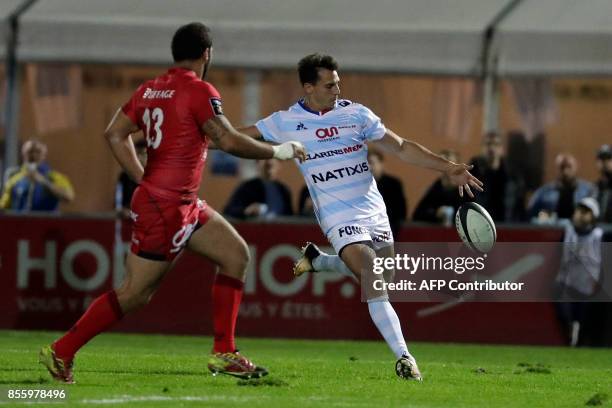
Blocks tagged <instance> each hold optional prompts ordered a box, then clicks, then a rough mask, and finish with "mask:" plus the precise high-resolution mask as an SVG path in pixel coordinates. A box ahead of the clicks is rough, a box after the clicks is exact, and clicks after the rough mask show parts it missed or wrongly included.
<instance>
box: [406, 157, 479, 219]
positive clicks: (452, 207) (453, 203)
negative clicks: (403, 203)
mask: <svg viewBox="0 0 612 408" xmlns="http://www.w3.org/2000/svg"><path fill="white" fill-rule="evenodd" d="M440 155H441V156H442V157H444V158H445V159H447V160H450V161H452V162H455V163H458V162H459V157H458V155H457V153H455V152H454V151H452V150H442V151H441V152H440ZM456 190H457V187H456V186H454V185H453V184H452V183H451V181H450V180H449V178H448V177H447V176H446V174H444V175H443V176H442V177H440V178H439V179H438V180H436V182H435V183H433V184H432V185H431V187H429V189H428V190H427V192H426V193H425V195H424V196H423V198H422V199H421V202H419V204H418V205H417V207H416V209H415V210H414V214H413V215H412V219H413V221H423V222H430V223H437V224H442V225H445V226H447V227H448V226H451V225H452V224H453V222H454V218H455V212H456V211H457V209H458V208H459V207H460V206H461V204H463V203H464V202H465V201H468V200H467V198H462V197H460V196H459V195H458V194H457V191H456Z"/></svg>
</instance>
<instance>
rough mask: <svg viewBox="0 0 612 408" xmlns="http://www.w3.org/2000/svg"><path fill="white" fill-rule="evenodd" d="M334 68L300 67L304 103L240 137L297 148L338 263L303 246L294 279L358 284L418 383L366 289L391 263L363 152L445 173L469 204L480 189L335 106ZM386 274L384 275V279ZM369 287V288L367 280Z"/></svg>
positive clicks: (350, 109)
mask: <svg viewBox="0 0 612 408" xmlns="http://www.w3.org/2000/svg"><path fill="white" fill-rule="evenodd" d="M337 71H338V64H337V63H336V61H335V60H334V59H333V57H331V56H329V55H320V54H312V55H308V56H306V57H304V58H302V60H301V61H300V62H299V64H298V73H299V78H300V82H301V83H302V86H303V89H304V97H303V98H302V99H300V100H299V101H298V102H297V103H295V104H294V105H292V106H291V107H289V109H288V110H286V111H279V112H275V113H273V114H272V115H270V116H268V117H267V118H265V119H262V120H260V121H258V122H257V123H256V124H255V125H254V126H250V127H247V128H243V129H241V131H242V132H244V133H246V134H248V135H250V136H251V137H254V138H257V139H263V140H265V141H268V142H274V143H282V142H285V141H288V140H296V141H299V142H301V143H303V144H304V146H305V147H306V151H307V152H308V156H307V159H306V161H304V162H303V163H298V166H299V168H300V171H301V172H302V174H303V176H304V180H305V181H306V185H307V186H308V190H309V192H310V196H311V198H312V201H313V204H314V208H315V214H316V216H317V219H318V221H319V225H320V226H321V229H322V230H323V233H324V234H325V235H326V236H327V239H328V240H329V242H330V243H331V245H332V246H333V248H334V249H335V251H336V253H337V254H338V255H328V254H325V253H324V252H322V251H320V250H319V249H318V248H317V247H316V246H315V245H314V244H312V243H308V244H307V245H306V247H305V248H304V249H303V257H302V258H301V259H300V260H298V262H297V263H296V265H295V268H294V273H295V275H296V276H299V275H301V274H303V273H305V272H319V271H337V272H340V273H343V274H347V275H351V276H352V275H354V276H356V277H357V279H359V280H360V281H361V282H362V285H363V287H362V290H363V294H364V295H365V298H366V300H367V302H368V309H369V312H370V316H371V318H372V320H373V321H374V323H375V325H376V327H377V328H378V330H379V331H380V333H381V334H382V336H383V337H384V339H385V341H386V342H387V344H388V345H389V347H390V348H391V350H392V351H393V352H394V354H395V356H396V358H397V361H396V364H395V370H396V373H397V375H398V376H400V377H401V378H406V379H416V380H421V373H420V371H419V369H418V366H417V363H416V360H415V359H414V357H413V356H412V355H411V354H410V352H409V351H408V347H407V346H406V342H405V340H404V337H403V335H402V329H401V325H400V322H399V319H398V317H397V314H396V313H395V310H394V309H393V307H392V306H391V304H390V303H389V299H388V296H387V293H386V292H385V291H377V290H374V288H372V287H368V286H370V285H365V284H364V282H366V278H367V275H364V274H371V273H372V267H373V262H374V258H375V257H377V256H378V257H393V256H394V248H393V235H392V233H391V228H390V226H389V220H388V218H387V213H386V209H385V204H384V202H383V200H382V197H381V195H380V193H379V192H378V189H377V187H376V181H375V180H374V177H373V176H372V173H371V172H370V169H369V166H368V161H367V144H370V143H373V144H375V145H376V146H377V147H379V148H381V149H383V150H385V151H387V152H390V153H394V154H396V155H397V156H398V157H399V158H401V159H402V160H404V161H405V162H407V163H410V164H413V165H417V166H421V167H426V168H430V169H433V170H437V171H439V172H442V173H446V174H447V175H448V176H449V177H450V179H451V181H452V182H453V183H454V184H456V185H457V186H458V189H459V195H461V196H463V192H464V191H465V192H466V193H467V194H468V195H469V196H471V197H473V194H472V191H471V189H472V188H475V189H476V190H479V191H482V183H481V182H480V181H479V180H478V179H476V178H475V177H474V176H472V175H471V174H470V173H469V171H468V170H469V169H470V168H471V166H468V165H466V164H457V163H453V162H451V161H448V160H446V159H445V158H443V157H441V156H439V155H437V154H434V153H432V152H431V151H429V150H428V149H426V148H425V147H423V146H421V145H420V144H418V143H415V142H412V141H409V140H406V139H403V138H401V137H399V136H398V135H396V134H395V133H394V132H393V131H391V130H390V129H387V128H385V126H384V125H383V124H382V122H381V120H380V118H378V116H376V115H375V114H374V113H373V112H372V111H371V110H370V109H368V108H367V107H365V106H363V105H360V104H358V103H354V102H351V101H348V100H345V99H339V95H340V78H339V76H338V72H337ZM392 273H393V271H390V273H389V274H387V275H386V277H387V279H389V278H390V275H391V274H392ZM370 282H371V280H370Z"/></svg>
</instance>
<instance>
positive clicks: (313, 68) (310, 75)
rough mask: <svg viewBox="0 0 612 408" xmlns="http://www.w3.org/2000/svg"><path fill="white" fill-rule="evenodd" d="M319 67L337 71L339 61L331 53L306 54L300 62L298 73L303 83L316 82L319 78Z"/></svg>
mask: <svg viewBox="0 0 612 408" xmlns="http://www.w3.org/2000/svg"><path fill="white" fill-rule="evenodd" d="M319 68H325V69H329V70H330V71H337V70H338V63H337V62H336V60H335V59H334V57H332V56H330V55H321V54H319V53H316V54H310V55H307V56H305V57H304V58H302V59H301V60H300V62H298V74H299V75H300V82H301V83H302V85H304V84H313V85H314V84H316V83H317V81H318V80H319Z"/></svg>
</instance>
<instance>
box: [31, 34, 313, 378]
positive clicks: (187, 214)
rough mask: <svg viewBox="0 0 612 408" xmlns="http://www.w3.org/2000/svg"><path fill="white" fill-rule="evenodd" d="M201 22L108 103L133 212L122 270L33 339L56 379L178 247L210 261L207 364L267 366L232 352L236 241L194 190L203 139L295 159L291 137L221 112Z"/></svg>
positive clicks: (245, 373)
mask: <svg viewBox="0 0 612 408" xmlns="http://www.w3.org/2000/svg"><path fill="white" fill-rule="evenodd" d="M211 54H212V40H211V36H210V30H209V29H208V28H207V27H206V26H205V25H203V24H201V23H191V24H188V25H185V26H183V27H180V28H179V29H178V30H177V31H176V33H175V34H174V37H173V39H172V56H173V58H174V61H175V66H174V67H173V68H171V69H170V70H169V71H168V72H167V73H165V74H163V75H161V76H159V77H157V78H155V79H153V80H150V81H148V82H145V83H144V84H143V85H141V86H140V87H139V88H138V89H137V90H136V92H135V93H134V94H133V95H132V97H131V99H130V100H129V101H128V102H127V103H126V104H125V105H123V107H122V108H121V109H119V110H118V111H117V113H116V114H115V116H114V117H113V119H112V120H111V123H110V124H109V125H108V128H107V129H106V132H105V137H106V139H107V141H108V143H109V145H110V148H111V150H112V152H113V155H114V156H115V158H116V159H117V161H119V163H120V164H121V166H122V167H123V169H124V170H125V171H126V172H127V173H128V174H129V175H130V176H131V177H132V178H133V179H134V180H135V181H137V182H138V183H139V187H138V188H137V189H136V191H135V193H134V196H133V198H132V205H131V216H132V219H133V221H134V224H133V233H132V243H131V250H130V253H128V256H127V259H126V276H125V279H124V281H123V283H122V284H121V286H120V287H119V288H118V289H116V290H111V291H109V292H107V293H105V294H103V295H102V296H100V297H98V298H97V299H95V300H94V301H93V302H92V303H91V305H90V306H89V308H88V309H87V311H86V312H85V313H84V314H83V316H82V317H81V318H80V319H79V321H77V322H76V324H75V325H74V326H73V327H72V328H71V329H70V330H69V331H68V332H67V333H66V334H65V335H64V336H63V337H61V338H60V339H58V340H57V341H55V342H54V343H53V344H51V345H48V346H46V347H43V349H42V350H41V352H40V356H39V357H40V362H41V363H42V364H44V365H45V366H46V367H47V369H48V370H49V372H50V373H51V375H52V376H53V377H54V378H56V379H57V380H60V381H63V382H66V383H72V382H74V381H73V373H72V365H73V359H74V356H75V354H76V352H77V351H78V350H79V349H80V348H81V347H82V346H83V345H85V343H87V342H88V341H89V340H91V339H92V338H93V337H94V336H96V335H98V334H99V333H101V332H103V331H105V330H107V329H109V328H110V327H111V326H112V325H113V324H114V323H116V322H117V321H119V320H120V319H121V318H122V317H123V316H124V315H125V314H127V313H129V312H132V311H134V310H136V309H138V308H140V307H142V306H144V305H146V304H147V303H148V302H149V300H150V299H151V297H152V296H153V294H154V293H155V290H156V289H157V288H158V286H159V284H160V282H161V280H162V278H163V277H164V275H165V274H166V272H168V270H169V269H170V268H171V265H172V261H173V259H174V258H175V257H176V256H177V255H178V254H179V252H180V251H181V250H182V249H183V248H185V247H187V248H189V249H190V250H191V251H193V252H195V253H197V254H199V255H202V256H204V257H206V258H208V259H210V260H211V261H212V262H214V263H215V264H216V265H217V266H218V268H217V270H218V273H217V275H216V278H215V282H214V284H213V289H212V303H213V325H214V346H213V350H212V353H211V355H210V358H209V361H208V368H209V369H210V371H212V372H213V374H216V373H224V374H230V375H234V376H237V377H246V378H255V377H261V376H263V375H266V374H267V370H266V369H264V368H263V367H258V366H256V365H255V364H253V363H252V362H251V361H250V360H249V359H247V358H246V357H245V356H243V355H241V354H240V353H238V350H237V349H236V346H235V344H234V329H235V326H236V317H237V315H238V307H239V305H240V301H241V298H242V289H243V282H244V279H245V274H246V268H247V264H248V262H249V252H248V248H247V245H246V243H245V241H244V240H243V239H242V238H241V237H240V235H238V233H237V232H236V230H235V229H234V228H233V227H232V226H231V225H230V224H229V223H228V222H227V221H226V220H225V219H224V218H223V217H221V216H220V215H219V214H218V213H217V212H216V211H214V210H213V209H211V208H210V207H208V206H207V205H206V203H205V202H204V201H201V200H199V199H198V197H197V192H198V189H199V186H200V181H201V177H202V169H203V167H204V163H205V161H206V153H207V151H208V144H209V142H214V145H215V146H216V147H217V148H218V149H221V150H224V151H226V152H228V153H231V154H233V155H236V156H239V157H244V158H251V159H269V158H273V157H274V158H277V159H281V160H288V159H293V158H297V159H299V160H303V159H304V158H305V151H304V148H303V146H302V145H301V144H299V143H297V142H287V143H283V144H281V145H278V146H272V145H269V144H266V143H262V142H258V141H256V140H253V139H252V138H250V137H248V136H246V135H244V134H241V133H239V132H238V131H236V130H235V129H234V128H233V127H232V125H231V124H230V122H229V121H228V120H227V119H226V118H225V116H224V115H223V108H222V102H221V96H220V95H219V92H217V90H216V89H215V88H214V86H212V85H211V84H210V83H208V82H205V81H204V80H203V78H204V77H205V75H206V71H207V70H208V67H209V66H210V61H211ZM138 131H142V132H144V135H145V138H146V141H147V155H148V161H147V165H146V168H145V169H143V167H142V165H141V164H140V162H139V161H138V158H137V156H136V151H135V149H134V144H133V142H132V138H131V136H130V135H131V134H132V133H136V132H138Z"/></svg>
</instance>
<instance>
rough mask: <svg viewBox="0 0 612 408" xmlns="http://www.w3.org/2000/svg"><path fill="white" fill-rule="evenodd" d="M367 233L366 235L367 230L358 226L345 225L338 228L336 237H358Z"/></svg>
mask: <svg viewBox="0 0 612 408" xmlns="http://www.w3.org/2000/svg"><path fill="white" fill-rule="evenodd" d="M367 233H368V229H367V228H364V227H360V226H358V225H347V226H345V227H340V228H338V235H339V236H340V238H342V237H343V236H345V235H346V236H351V235H360V234H367Z"/></svg>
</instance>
